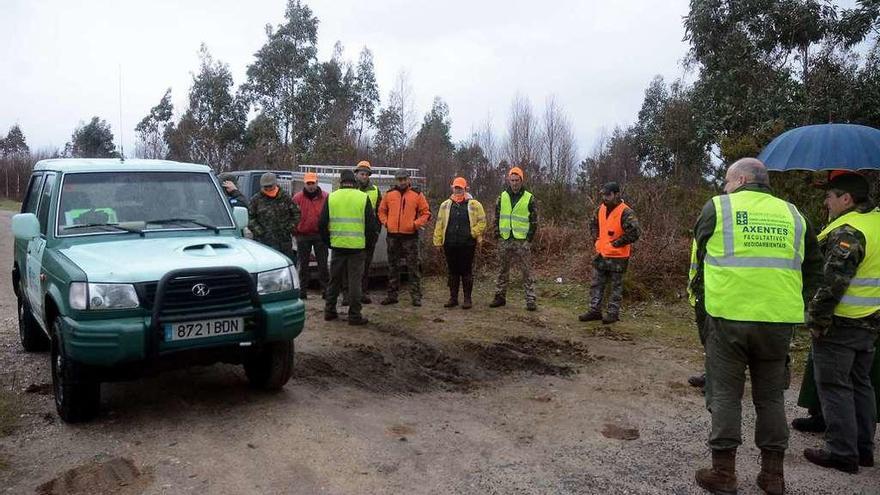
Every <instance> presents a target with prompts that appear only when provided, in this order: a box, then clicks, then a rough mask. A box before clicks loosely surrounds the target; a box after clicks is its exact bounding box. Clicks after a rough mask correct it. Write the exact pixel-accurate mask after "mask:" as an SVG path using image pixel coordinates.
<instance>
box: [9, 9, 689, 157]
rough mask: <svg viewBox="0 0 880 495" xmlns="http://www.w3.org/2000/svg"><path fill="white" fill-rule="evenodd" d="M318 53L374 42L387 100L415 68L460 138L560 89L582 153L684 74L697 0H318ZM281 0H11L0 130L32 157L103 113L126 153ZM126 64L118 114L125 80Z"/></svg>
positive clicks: (242, 54) (271, 15)
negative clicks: (513, 106) (686, 26)
mask: <svg viewBox="0 0 880 495" xmlns="http://www.w3.org/2000/svg"><path fill="white" fill-rule="evenodd" d="M307 3H308V5H309V6H310V7H311V8H312V10H313V11H314V13H315V15H316V16H317V17H318V19H319V21H320V24H319V26H318V43H319V58H320V59H322V60H324V59H327V58H329V57H330V54H331V52H332V48H333V45H334V43H335V42H336V41H337V40H338V41H341V42H342V44H343V45H344V46H345V54H346V56H347V58H349V59H351V60H352V61H356V60H357V55H358V53H359V52H360V50H361V49H362V48H363V47H364V46H367V47H369V48H370V50H372V51H373V55H374V59H375V64H376V75H377V79H378V82H379V88H380V92H381V95H382V103H383V105H384V104H385V103H386V102H387V100H388V92H389V90H390V89H391V87H392V86H393V83H394V80H395V79H396V77H397V74H398V73H399V72H400V71H401V70H406V71H407V72H408V73H409V75H410V80H411V82H412V86H413V89H414V91H415V96H416V110H417V111H418V113H419V114H420V115H423V114H424V113H425V112H426V111H427V110H428V109H429V108H430V105H431V101H432V100H433V98H434V96H440V97H442V98H443V99H444V100H445V101H446V102H447V103H448V104H449V107H450V113H451V119H452V132H453V137H454V139H455V140H456V141H458V140H463V139H466V138H467V137H468V136H469V135H470V133H471V131H472V129H473V128H474V127H478V126H480V124H481V123H482V122H485V121H486V119H487V118H488V117H491V118H492V120H493V122H494V124H495V128H496V131H498V133H499V134H502V133H503V128H504V124H505V121H506V118H507V115H508V111H509V107H510V102H511V99H512V98H513V96H514V95H515V94H516V93H517V92H520V93H522V94H524V95H526V96H527V97H529V98H530V99H531V101H532V104H533V105H534V107H535V110H536V112H540V111H541V108H542V107H543V103H544V101H545V99H546V98H547V97H548V95H551V94H554V95H556V97H557V100H558V101H559V102H560V103H561V104H562V105H563V107H564V108H565V110H566V112H567V113H568V115H569V117H570V118H571V120H572V122H573V124H574V129H575V132H576V135H577V138H578V145H579V156H581V157H582V156H585V155H586V154H588V153H589V152H590V151H591V150H592V149H593V146H594V143H595V140H596V138H597V137H598V136H599V135H600V133H601V131H602V129H608V130H610V129H612V128H613V127H614V126H615V125H618V124H628V123H631V122H632V121H634V120H635V118H636V113H637V112H638V110H639V107H640V105H641V101H642V97H643V93H644V90H645V87H646V86H647V85H648V83H649V81H650V80H651V78H652V77H653V76H654V75H656V74H661V75H663V76H664V77H666V78H667V80H673V79H675V78H678V77H681V76H682V75H683V70H682V68H681V64H680V60H681V58H682V57H683V56H684V54H685V52H686V50H687V45H686V43H684V42H683V41H682V38H683V36H684V30H683V28H682V17H683V16H684V15H686V14H687V8H688V1H687V0H662V1H661V0H654V1H651V0H627V1H625V2H611V1H607V0H555V1H554V0H549V1H543V2H540V1H539V2H536V1H534V0H532V1H524V0H508V1H505V2H500V1H498V2H485V1H484V2H479V1H475V0H470V1H464V0H446V1H445V2H438V1H436V0H434V1H422V0H371V1H364V0H312V1H308V2H307ZM285 5H286V1H285V0H250V1H247V2H245V1H242V0H186V1H179V0H175V1H171V0H150V1H143V0H138V1H131V0H88V1H85V0H83V1H71V0H39V1H35V0H0V67H2V69H0V133H2V134H3V135H5V133H6V131H7V130H8V128H9V127H10V126H11V125H13V124H15V123H18V124H19V125H21V127H22V130H23V131H24V133H25V136H26V138H27V140H28V144H29V145H30V147H31V149H32V150H37V149H41V148H44V147H58V148H60V147H63V146H64V143H65V142H67V141H68V140H69V139H70V135H71V133H72V132H73V129H74V128H75V127H76V126H77V125H78V124H79V123H80V122H81V121H88V120H89V119H90V118H91V116H93V115H97V116H99V117H101V118H103V119H105V120H107V121H108V122H109V123H110V124H111V126H112V128H113V133H114V135H115V137H116V142H117V145H118V144H119V143H120V128H121V129H122V134H123V135H124V139H123V142H124V144H125V149H126V154H127V155H130V154H131V152H132V151H133V150H134V146H133V143H134V140H135V136H134V130H133V129H134V126H135V125H136V124H137V123H138V122H139V121H140V120H141V118H143V116H144V115H146V114H147V112H148V111H149V109H150V108H151V107H152V106H154V105H155V104H156V103H158V101H159V99H160V98H161V96H162V94H163V93H164V91H165V89H166V88H168V87H171V88H172V94H173V102H174V104H175V112H176V113H177V114H178V115H179V114H180V113H181V112H182V111H183V110H184V108H185V103H186V95H187V92H188V91H189V87H190V85H191V82H192V73H193V72H194V71H195V70H196V69H197V66H198V55H197V52H198V48H199V44H200V43H202V42H204V43H206V44H207V46H208V48H209V50H210V52H211V54H212V55H213V56H214V58H215V59H218V60H221V61H223V62H225V63H227V64H228V65H229V67H230V69H231V70H232V73H233V76H234V78H235V84H236V86H237V85H239V84H240V83H242V82H243V80H244V75H245V70H246V68H247V66H248V64H250V63H251V62H252V60H253V53H254V52H255V51H256V50H258V49H259V47H260V46H262V44H263V43H264V42H265V40H266V36H265V25H266V24H267V23H271V24H273V25H276V24H278V23H280V22H282V21H283V14H284V8H285ZM120 67H121V72H122V99H121V101H122V119H121V120H122V121H121V123H120V110H119V103H120V98H119V79H120V77H119V73H120Z"/></svg>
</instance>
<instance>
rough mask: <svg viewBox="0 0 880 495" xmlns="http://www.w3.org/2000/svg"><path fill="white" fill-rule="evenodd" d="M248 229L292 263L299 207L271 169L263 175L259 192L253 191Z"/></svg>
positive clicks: (294, 257) (256, 239)
mask: <svg viewBox="0 0 880 495" xmlns="http://www.w3.org/2000/svg"><path fill="white" fill-rule="evenodd" d="M248 215H249V216H250V221H249V222H248V228H249V229H251V232H252V233H253V234H254V240H255V241H257V242H260V243H262V244H265V245H267V246H269V247H271V248H273V249H275V250H276V251H280V252H282V253H284V255H286V256H287V257H288V258H290V261H291V262H292V263H293V262H295V261H296V259H297V257H296V251H294V250H293V239H292V237H291V236H292V235H293V230H294V229H295V228H296V225H297V224H298V223H299V217H300V213H299V208H298V207H297V206H296V203H294V202H293V199H292V198H291V197H290V196H288V195H287V194H285V192H284V191H283V190H281V187H279V186H278V178H277V177H275V174H273V173H272V172H266V173H265V174H263V175H262V176H261V177H260V192H258V193H257V194H254V197H252V198H251V202H250V205H249V206H248Z"/></svg>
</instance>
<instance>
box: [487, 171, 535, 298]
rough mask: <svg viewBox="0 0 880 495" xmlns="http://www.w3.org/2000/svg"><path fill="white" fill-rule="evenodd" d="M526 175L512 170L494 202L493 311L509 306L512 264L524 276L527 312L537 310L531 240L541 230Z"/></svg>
mask: <svg viewBox="0 0 880 495" xmlns="http://www.w3.org/2000/svg"><path fill="white" fill-rule="evenodd" d="M523 182H525V176H524V174H523V171H522V169H520V168H519V167H513V168H512V169H510V172H508V173H507V188H506V189H505V190H504V191H502V192H501V195H500V196H498V201H497V202H496V203H495V237H496V238H497V239H498V262H499V264H500V267H499V271H498V280H497V281H496V283H495V299H494V300H493V301H492V302H491V303H489V307H490V308H497V307H499V306H504V305H505V304H507V285H508V282H509V281H510V265H511V264H515V265H516V266H517V267H518V268H519V271H520V272H521V273H522V278H523V288H524V289H525V292H526V309H527V310H529V311H535V310H536V309H538V304H537V302H536V299H537V296H536V294H535V281H534V279H532V266H531V265H532V241H533V240H534V238H535V234H536V233H537V231H538V205H537V201H536V200H535V198H534V197H533V196H532V193H530V192H529V191H527V190H526V188H525V187H523Z"/></svg>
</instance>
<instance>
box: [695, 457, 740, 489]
mask: <svg viewBox="0 0 880 495" xmlns="http://www.w3.org/2000/svg"><path fill="white" fill-rule="evenodd" d="M695 479H696V481H697V485H699V486H700V488H702V489H704V490H708V491H710V492H712V493H736V449H731V450H713V451H712V467H710V468H702V469H698V470H697V474H696V476H695Z"/></svg>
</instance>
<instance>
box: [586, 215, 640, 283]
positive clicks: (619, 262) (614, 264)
mask: <svg viewBox="0 0 880 495" xmlns="http://www.w3.org/2000/svg"><path fill="white" fill-rule="evenodd" d="M601 207H602V205H601V204H600V205H599V207H598V208H596V213H594V214H593V216H592V219H591V221H590V234H591V235H592V236H593V240H594V241H595V240H596V238H598V237H599V209H600V208H601ZM611 211H613V210H609V211H608V213H609V214H610V213H611ZM620 226H621V227H623V235H622V236H620V239H617V240H616V241H614V242H612V243H611V244H612V245H614V247H623V246H626V245H627V244H632V243H634V242H636V241H637V240H639V236H640V235H641V233H642V229H641V227H639V220H638V219H637V218H636V214H635V212H633V211H632V208H626V209H625V210H623V213H621V215H620ZM627 265H629V258H605V257H603V256H602V255H601V254H597V255H596V257H595V258H594V259H593V266H594V267H595V268H596V269H597V270H605V271H608V272H624V271H626V267H627Z"/></svg>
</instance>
